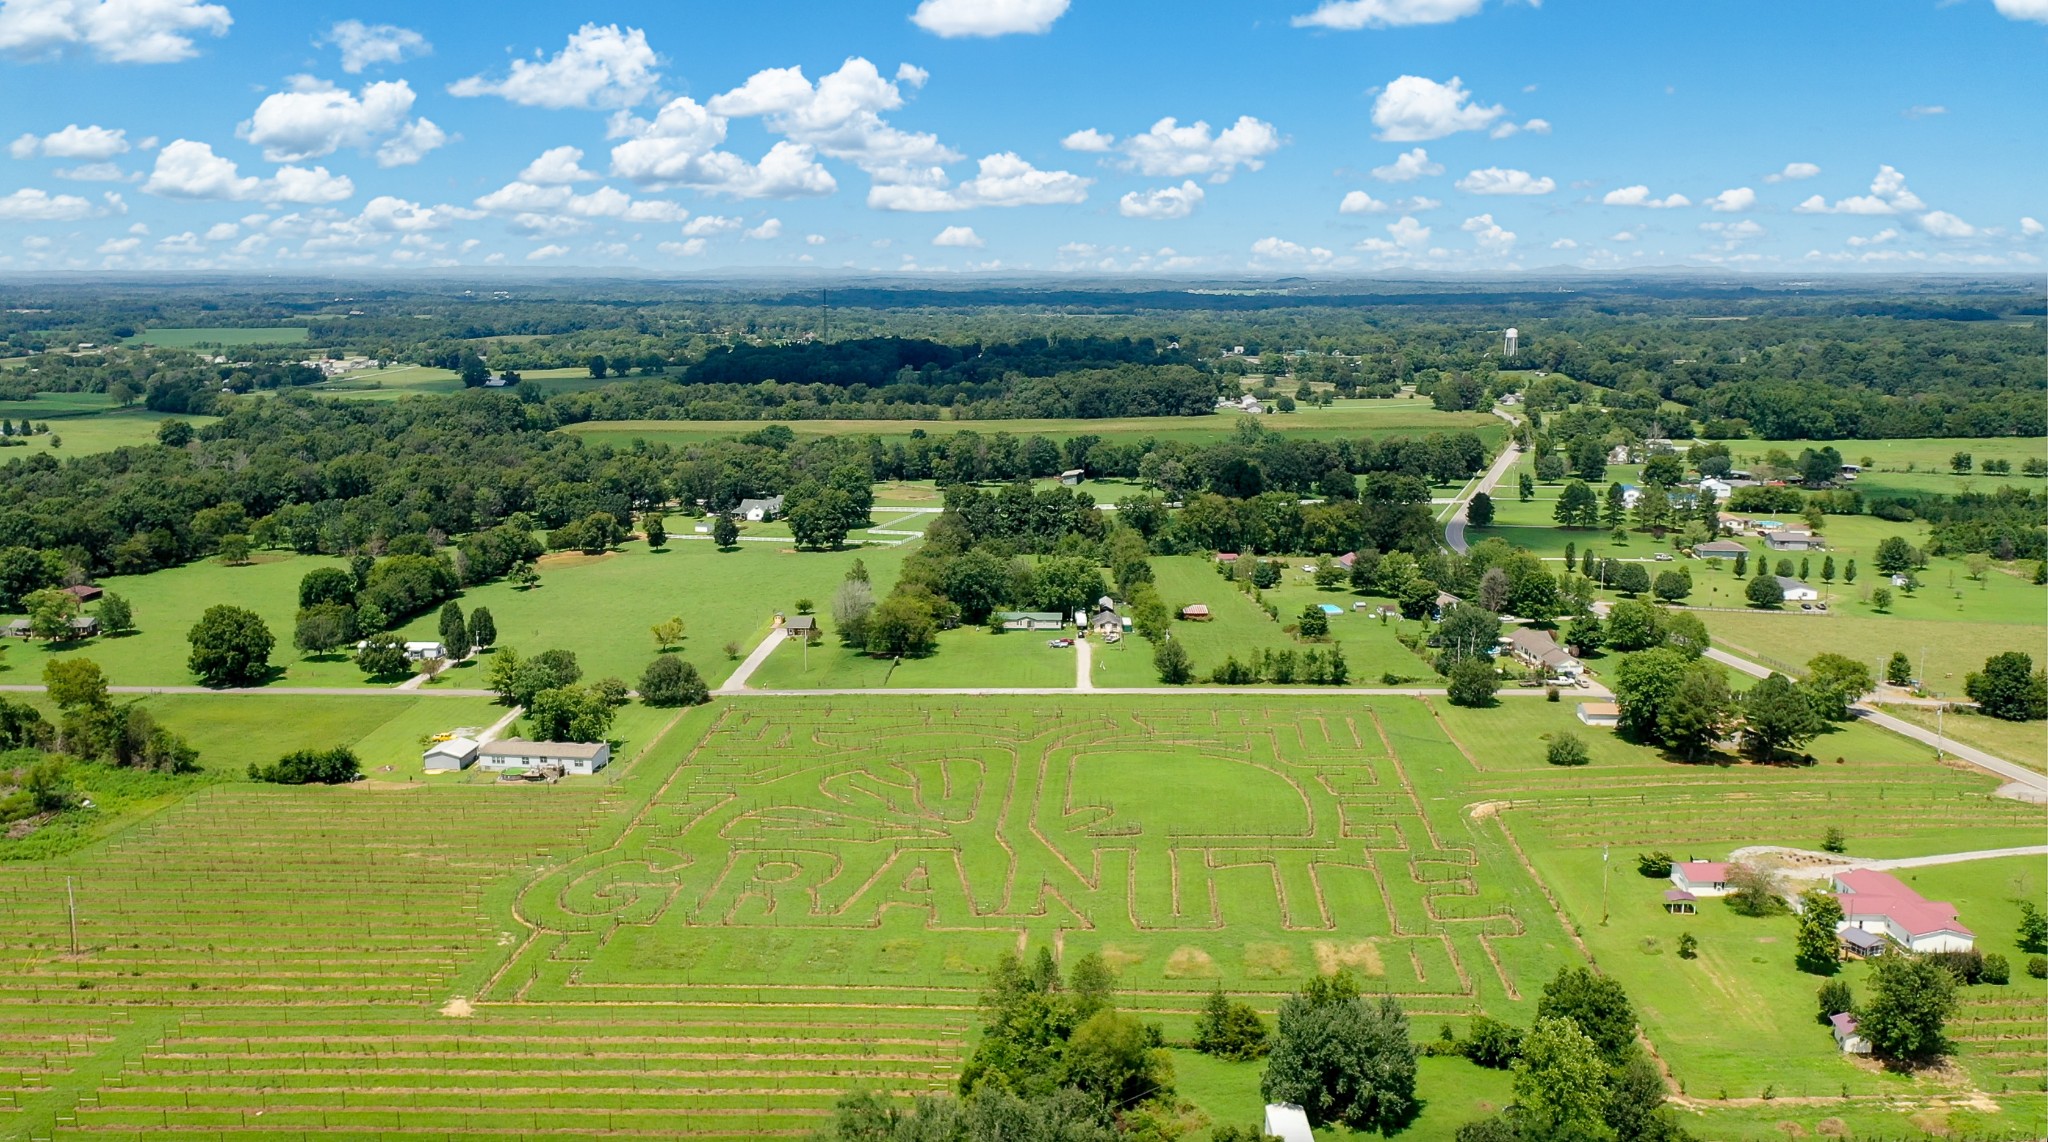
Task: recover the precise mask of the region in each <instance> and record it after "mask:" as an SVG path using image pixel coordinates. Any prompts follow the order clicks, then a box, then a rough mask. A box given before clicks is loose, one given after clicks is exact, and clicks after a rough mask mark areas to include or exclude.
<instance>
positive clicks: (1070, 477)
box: [1060, 468, 1088, 488]
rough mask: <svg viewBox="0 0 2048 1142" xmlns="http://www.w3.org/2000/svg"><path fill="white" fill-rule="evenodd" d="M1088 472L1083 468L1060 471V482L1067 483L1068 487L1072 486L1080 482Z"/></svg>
mask: <svg viewBox="0 0 2048 1142" xmlns="http://www.w3.org/2000/svg"><path fill="white" fill-rule="evenodd" d="M1087 474H1088V473H1087V472H1086V471H1085V470H1083V469H1081V468H1069V469H1067V470H1066V471H1064V472H1061V473H1060V483H1062V484H1065V485H1066V486H1067V487H1069V488H1071V487H1074V486H1075V485H1077V484H1079V483H1080V482H1081V479H1082V477H1084V476H1086V475H1087Z"/></svg>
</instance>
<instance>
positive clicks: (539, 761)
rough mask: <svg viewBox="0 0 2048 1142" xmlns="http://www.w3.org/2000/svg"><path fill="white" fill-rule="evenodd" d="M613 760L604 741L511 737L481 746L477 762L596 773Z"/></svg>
mask: <svg viewBox="0 0 2048 1142" xmlns="http://www.w3.org/2000/svg"><path fill="white" fill-rule="evenodd" d="M611 760H612V747H611V746H609V745H607V744H606V743H604V742H530V741H526V740H524V739H521V738H509V739H507V740H505V741H501V742H492V743H491V744H489V745H486V746H479V747H477V751H476V762H477V765H478V766H480V767H482V768H484V769H488V770H493V771H498V770H506V769H538V768H540V767H541V766H543V765H559V766H561V767H562V772H564V773H596V772H597V771H598V770H600V769H603V768H604V767H605V766H606V765H607V764H609V763H610V762H611Z"/></svg>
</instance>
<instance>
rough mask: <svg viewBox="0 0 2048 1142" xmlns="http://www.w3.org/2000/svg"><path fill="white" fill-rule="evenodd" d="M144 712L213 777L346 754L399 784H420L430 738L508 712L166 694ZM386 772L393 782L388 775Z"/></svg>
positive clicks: (479, 701) (431, 702)
mask: <svg viewBox="0 0 2048 1142" xmlns="http://www.w3.org/2000/svg"><path fill="white" fill-rule="evenodd" d="M145 704H146V705H147V707H148V708H149V710H150V712H151V713H153V714H155V715H156V716H157V718H158V719H159V720H160V721H162V722H163V723H164V724H165V725H167V726H169V727H171V728H172V729H174V730H176V731H178V732H179V733H180V734H183V735H184V736H185V739H186V740H187V741H190V742H191V743H192V744H193V746H195V747H196V748H197V749H198V750H199V760H200V764H202V765H204V766H206V767H207V768H208V769H219V770H223V771H226V772H230V773H239V772H241V771H243V770H245V769H247V768H248V766H249V763H251V762H258V763H268V762H271V761H275V760H276V759H277V758H278V757H280V756H282V755H284V754H287V753H290V752H292V751H293V750H299V749H330V748H332V747H334V746H347V747H348V748H350V749H353V750H354V751H355V752H356V756H357V757H358V758H360V759H361V761H362V763H363V771H364V772H365V773H369V774H371V775H373V776H377V777H381V778H384V779H386V780H398V781H404V780H407V779H408V778H417V777H418V776H419V774H420V751H421V750H423V749H425V748H426V742H427V740H428V739H429V738H431V737H432V736H433V735H435V734H442V733H450V732H453V731H456V730H461V729H470V730H480V729H482V728H484V727H486V726H489V725H491V724H492V723H493V722H496V721H497V720H498V719H499V717H501V716H502V715H504V714H505V712H506V711H505V709H504V708H503V707H500V706H495V705H493V704H492V703H491V701H490V700H489V699H486V698H432V697H414V696H404V695H392V696H385V695H382V694H372V695H364V696H363V697H360V698H350V697H339V696H335V697H327V696H299V695H292V696H287V697H273V696H270V695H264V694H250V695H213V694H206V695H194V694H164V695H158V696H155V697H151V698H149V699H147V701H146V703H145ZM508 736H509V735H508ZM386 766H390V767H392V772H391V774H386V773H384V772H383V769H384V767H386ZM394 775H395V776H394Z"/></svg>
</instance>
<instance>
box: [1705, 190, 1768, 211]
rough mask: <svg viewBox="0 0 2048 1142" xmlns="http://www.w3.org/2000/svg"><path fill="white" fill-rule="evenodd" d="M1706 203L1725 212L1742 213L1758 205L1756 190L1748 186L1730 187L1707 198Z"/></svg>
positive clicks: (1711, 207)
mask: <svg viewBox="0 0 2048 1142" xmlns="http://www.w3.org/2000/svg"><path fill="white" fill-rule="evenodd" d="M1706 205H1707V207H1708V208H1709V209H1712V210H1718V211H1720V212H1721V213H1723V214H1736V213H1740V212H1741V211H1744V210H1748V209H1750V208H1752V207H1754V206H1755V205H1756V191H1754V190H1751V189H1750V188H1748V187H1746V186H1736V187H1730V188H1728V189H1727V190H1724V191H1722V192H1721V193H1719V194H1717V195H1714V196H1713V197H1711V198H1709V199H1707V201H1706Z"/></svg>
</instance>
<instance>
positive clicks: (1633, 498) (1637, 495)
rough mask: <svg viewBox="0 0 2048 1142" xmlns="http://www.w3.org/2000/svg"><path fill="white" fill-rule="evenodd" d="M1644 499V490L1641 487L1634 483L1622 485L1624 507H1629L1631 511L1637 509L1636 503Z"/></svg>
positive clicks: (1622, 504) (1622, 503)
mask: <svg viewBox="0 0 2048 1142" xmlns="http://www.w3.org/2000/svg"><path fill="white" fill-rule="evenodd" d="M1642 501H1643V490H1642V489H1641V488H1638V487H1636V486H1635V485H1634V484H1623V485H1622V486H1621V506H1622V507H1624V508H1627V509H1628V510H1630V511H1634V510H1636V505H1637V504H1639V503H1641V502H1642Z"/></svg>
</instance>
